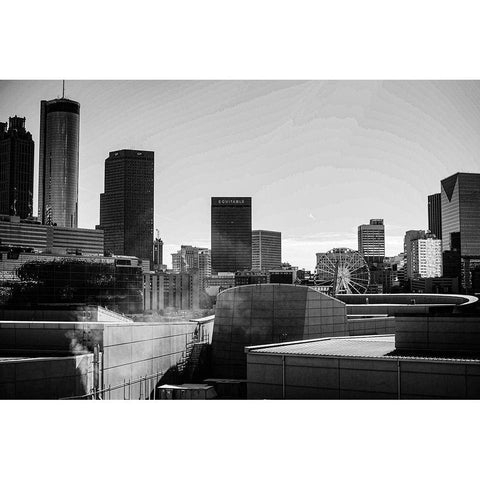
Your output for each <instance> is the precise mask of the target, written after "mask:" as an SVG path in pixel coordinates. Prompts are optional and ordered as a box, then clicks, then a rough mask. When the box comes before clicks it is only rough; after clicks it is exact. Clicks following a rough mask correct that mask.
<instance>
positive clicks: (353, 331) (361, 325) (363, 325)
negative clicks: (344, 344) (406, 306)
mask: <svg viewBox="0 0 480 480" xmlns="http://www.w3.org/2000/svg"><path fill="white" fill-rule="evenodd" d="M347 330H348V335H350V336H355V335H388V334H392V333H395V317H374V318H355V319H353V318H348V319H347Z"/></svg>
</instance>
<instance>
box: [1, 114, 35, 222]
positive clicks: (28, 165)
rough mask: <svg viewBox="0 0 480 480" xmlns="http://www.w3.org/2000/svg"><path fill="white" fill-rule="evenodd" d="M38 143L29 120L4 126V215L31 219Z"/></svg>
mask: <svg viewBox="0 0 480 480" xmlns="http://www.w3.org/2000/svg"><path fill="white" fill-rule="evenodd" d="M33 162H34V142H33V140H32V135H31V134H30V132H27V131H26V130H25V118H22V117H17V116H15V117H10V118H9V126H8V130H7V124H6V123H3V122H0V213H2V214H5V215H15V216H19V217H20V218H27V217H30V216H31V215H32V213H33V212H32V205H33Z"/></svg>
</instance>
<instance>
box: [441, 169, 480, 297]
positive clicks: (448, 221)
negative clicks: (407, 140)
mask: <svg viewBox="0 0 480 480" xmlns="http://www.w3.org/2000/svg"><path fill="white" fill-rule="evenodd" d="M441 187H442V191H441V195H442V248H443V252H444V253H443V255H444V258H443V262H444V265H445V266H446V268H444V274H445V273H446V272H445V270H446V271H447V273H448V275H452V276H460V280H461V285H462V289H463V291H465V292H467V293H474V292H478V291H480V174H479V173H456V174H455V175H452V176H450V177H448V178H445V179H443V180H442V181H441Z"/></svg>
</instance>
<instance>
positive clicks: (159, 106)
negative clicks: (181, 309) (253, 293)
mask: <svg viewBox="0 0 480 480" xmlns="http://www.w3.org/2000/svg"><path fill="white" fill-rule="evenodd" d="M61 94H62V82H61V81H60V80H55V81H45V80H41V81H31V80H29V81H27V80H22V81H14V80H9V81H0V121H7V120H8V117H10V116H14V115H18V116H22V117H26V128H27V130H29V131H30V132H31V133H32V135H33V138H34V140H35V196H34V212H36V211H37V198H38V195H37V193H38V191H37V184H38V151H39V148H38V147H39V126H40V120H39V114H40V101H41V100H50V99H53V98H59V97H60V96H61ZM65 96H66V97H67V98H71V99H73V100H76V101H78V102H80V104H81V111H80V178H79V227H82V228H94V227H95V225H96V224H98V223H99V203H100V201H99V196H100V193H101V192H103V185H104V162H105V159H106V158H107V157H108V153H109V152H110V151H114V150H119V149H123V148H132V149H142V150H153V151H154V152H155V220H154V226H155V229H158V230H159V233H160V236H161V238H162V239H163V241H164V259H165V260H164V261H165V262H166V263H167V264H168V265H171V256H170V254H171V253H173V252H175V251H176V250H177V249H178V248H179V247H180V245H181V244H184V245H194V246H199V247H209V246H210V197H212V196H251V197H252V228H253V229H265V230H277V231H281V232H282V259H283V261H288V262H290V263H291V264H292V265H296V266H299V267H301V268H307V269H314V267H315V253H317V252H325V251H328V250H330V249H331V248H335V247H349V248H353V249H357V227H358V225H361V224H364V223H369V220H370V219H371V218H383V219H384V220H385V236H386V254H387V255H388V256H392V255H396V254H398V253H399V252H401V251H402V250H403V236H404V233H405V231H407V230H411V229H426V228H427V227H428V222H427V196H428V195H430V194H432V193H436V192H439V191H440V181H441V180H442V179H443V178H445V177H447V176H449V175H451V174H453V173H456V172H459V171H462V172H480V161H479V159H480V156H479V152H480V82H479V81H437V82H435V81H418V80H417V81H404V80H402V81H353V80H348V81H347V80H342V81H283V80H282V81H245V80H242V81H193V80H189V81H173V80H169V81H124V80H122V81H120V80H115V81H103V80H102V81H87V80H81V81H74V80H68V81H67V82H66V90H65Z"/></svg>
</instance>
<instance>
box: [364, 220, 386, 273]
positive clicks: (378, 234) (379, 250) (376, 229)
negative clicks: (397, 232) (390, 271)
mask: <svg viewBox="0 0 480 480" xmlns="http://www.w3.org/2000/svg"><path fill="white" fill-rule="evenodd" d="M358 252H359V253H360V255H362V256H363V257H364V258H365V260H366V262H367V263H368V264H369V265H371V264H374V263H383V261H384V259H385V225H384V224H383V219H380V218H377V219H372V220H370V223H369V224H368V225H359V227H358Z"/></svg>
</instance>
